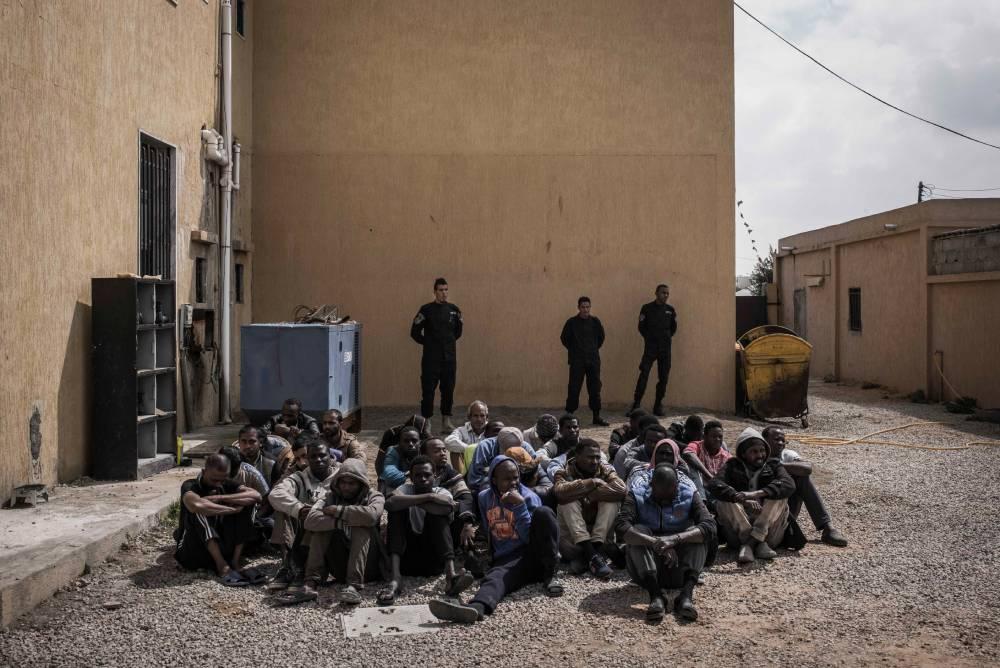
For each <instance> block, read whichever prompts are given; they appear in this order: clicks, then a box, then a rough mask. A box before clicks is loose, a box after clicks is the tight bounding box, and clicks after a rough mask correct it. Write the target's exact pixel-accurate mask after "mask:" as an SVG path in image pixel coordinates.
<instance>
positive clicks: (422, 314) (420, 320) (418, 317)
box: [413, 311, 426, 325]
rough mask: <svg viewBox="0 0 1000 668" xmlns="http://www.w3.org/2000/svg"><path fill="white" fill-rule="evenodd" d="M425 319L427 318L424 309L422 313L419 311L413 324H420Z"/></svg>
mask: <svg viewBox="0 0 1000 668" xmlns="http://www.w3.org/2000/svg"><path fill="white" fill-rule="evenodd" d="M425 319H426V318H424V312H423V311H421V312H420V313H417V317H416V318H414V319H413V324H414V325H419V324H420V323H422V322H423V321H424V320H425Z"/></svg>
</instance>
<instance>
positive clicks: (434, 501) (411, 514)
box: [378, 455, 473, 605]
mask: <svg viewBox="0 0 1000 668" xmlns="http://www.w3.org/2000/svg"><path fill="white" fill-rule="evenodd" d="M434 474H435V470H434V463H433V462H432V461H431V459H430V458H429V457H427V456H426V455H417V457H416V458H414V460H413V461H412V462H410V482H408V483H406V484H404V485H402V486H401V487H397V488H396V490H395V491H394V492H393V493H392V495H391V496H389V498H388V499H386V502H385V510H386V512H387V513H388V514H389V528H388V535H389V558H390V560H391V562H392V576H391V577H392V579H391V580H390V581H389V584H388V586H386V588H385V589H383V590H382V591H380V592H379V593H378V603H379V605H392V604H393V603H395V601H396V597H397V596H398V595H399V594H400V591H401V589H400V586H401V584H402V575H404V574H405V575H440V574H441V571H442V570H443V571H444V574H445V594H446V595H448V596H458V594H459V593H461V592H462V591H464V590H465V589H467V588H468V587H469V585H471V584H472V581H473V577H472V576H471V575H469V574H468V573H466V572H465V571H464V569H461V568H458V569H456V567H455V549H454V544H453V542H452V534H451V519H452V515H453V514H454V512H455V507H456V503H455V501H454V499H452V496H451V493H450V492H449V491H448V490H446V489H444V488H443V487H438V486H437V485H436V484H435V483H436V479H435V475H434Z"/></svg>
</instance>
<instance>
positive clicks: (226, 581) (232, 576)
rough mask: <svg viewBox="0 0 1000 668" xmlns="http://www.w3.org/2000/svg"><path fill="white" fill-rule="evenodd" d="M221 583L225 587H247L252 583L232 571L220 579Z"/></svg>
mask: <svg viewBox="0 0 1000 668" xmlns="http://www.w3.org/2000/svg"><path fill="white" fill-rule="evenodd" d="M219 582H221V583H222V585H223V586H225V587H246V586H247V585H249V584H250V583H249V582H247V579H246V578H244V577H243V576H242V575H240V573H239V572H238V571H235V570H230V571H229V572H228V573H226V574H225V575H223V576H222V577H221V578H219Z"/></svg>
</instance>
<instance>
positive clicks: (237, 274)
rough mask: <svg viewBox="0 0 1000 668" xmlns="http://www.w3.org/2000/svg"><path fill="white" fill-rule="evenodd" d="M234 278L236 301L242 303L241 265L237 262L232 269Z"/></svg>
mask: <svg viewBox="0 0 1000 668" xmlns="http://www.w3.org/2000/svg"><path fill="white" fill-rule="evenodd" d="M234 278H235V279H236V286H235V287H236V303H237V304H242V303H243V265H242V264H237V265H236V267H235V271H234Z"/></svg>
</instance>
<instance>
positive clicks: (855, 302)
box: [847, 288, 861, 332]
mask: <svg viewBox="0 0 1000 668" xmlns="http://www.w3.org/2000/svg"><path fill="white" fill-rule="evenodd" d="M847 305H848V312H849V316H848V321H847V328H848V329H849V330H851V331H852V332H860V331H861V288H848V289H847Z"/></svg>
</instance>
